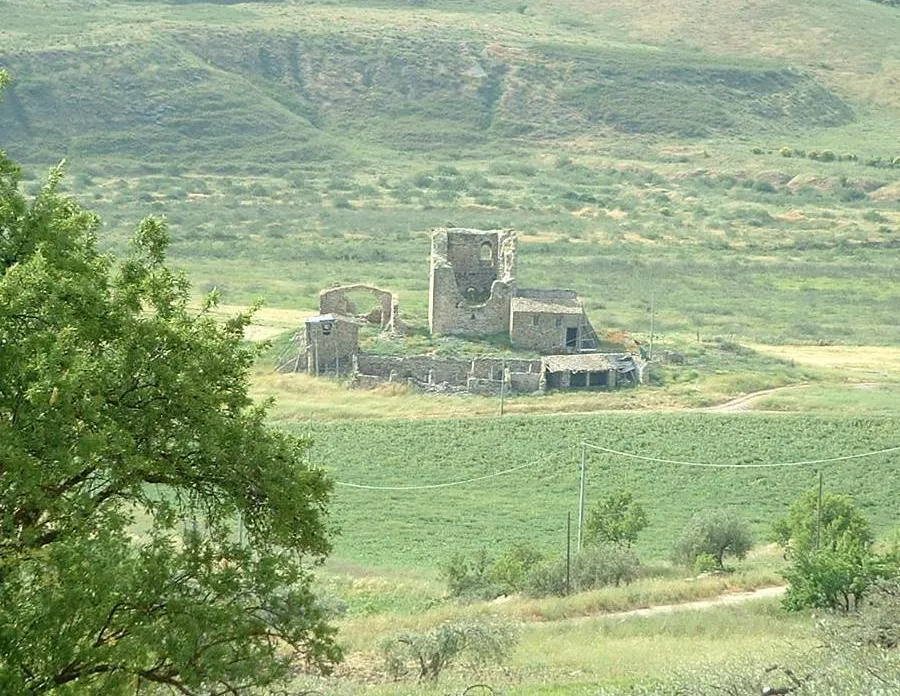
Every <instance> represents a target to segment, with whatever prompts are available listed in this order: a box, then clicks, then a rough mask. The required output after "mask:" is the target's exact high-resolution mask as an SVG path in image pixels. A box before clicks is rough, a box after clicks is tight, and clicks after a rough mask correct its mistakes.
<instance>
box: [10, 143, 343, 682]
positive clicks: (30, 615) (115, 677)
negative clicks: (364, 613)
mask: <svg viewBox="0 0 900 696" xmlns="http://www.w3.org/2000/svg"><path fill="white" fill-rule="evenodd" d="M60 178H61V172H60V170H59V169H56V170H54V171H53V172H52V173H51V175H50V177H49V180H48V182H47V184H46V185H45V186H44V188H43V190H42V191H41V192H40V193H39V194H38V195H37V196H36V197H35V198H34V199H33V200H28V199H26V197H25V196H24V195H23V194H21V193H20V192H19V180H20V173H19V170H18V168H17V167H16V166H15V164H14V163H13V162H12V161H10V160H9V159H8V158H7V157H6V156H5V155H3V154H2V153H0V271H2V278H0V531H2V535H0V693H3V694H18V693H28V694H40V693H71V690H72V689H79V690H83V689H90V690H92V691H95V692H97V693H104V694H117V693H126V692H127V693H133V692H134V691H135V690H136V689H141V688H144V689H150V690H152V689H154V688H155V689H163V690H167V689H168V690H171V691H174V692H179V693H183V694H200V693H203V694H225V693H232V694H236V693H241V692H243V691H246V690H247V689H249V688H252V687H254V686H258V685H261V684H269V683H273V682H276V681H277V680H279V679H281V678H283V677H284V676H286V675H287V674H288V672H289V670H290V669H291V668H292V665H295V664H297V660H298V659H300V660H302V661H303V663H304V664H306V665H308V666H310V667H316V668H321V669H326V670H327V669H328V668H329V666H330V665H331V664H332V663H333V662H334V661H335V660H337V659H339V656H340V651H339V650H338V649H337V647H336V646H335V644H334V641H333V629H332V628H330V627H329V626H328V624H327V622H326V621H325V617H324V614H323V611H322V610H321V608H320V607H319V605H318V603H317V602H316V599H315V597H314V595H313V594H312V593H311V591H310V568H311V567H312V565H313V564H314V563H316V562H318V561H320V560H321V559H322V558H323V557H324V555H325V554H326V553H327V552H328V550H329V541H328V537H327V528H326V504H327V501H328V496H329V491H330V483H329V481H328V480H327V478H326V477H325V475H324V474H323V472H321V471H318V470H315V469H311V468H309V467H308V466H307V464H306V463H305V461H304V449H305V446H306V443H305V442H304V441H302V440H298V439H294V438H291V437H289V436H287V435H285V434H283V433H280V432H276V431H272V430H270V429H269V428H267V427H266V425H265V412H264V409H263V408H260V407H257V406H255V405H254V404H253V403H252V402H251V401H250V399H249V397H248V394H247V390H248V381H247V380H248V368H249V367H250V366H251V364H252V362H253V360H254V356H255V352H254V350H253V349H251V348H248V347H247V346H246V345H245V343H244V341H243V329H244V327H245V326H246V324H247V321H248V317H247V316H246V315H242V316H237V317H234V318H232V319H231V320H229V321H228V322H227V323H226V324H225V325H224V326H223V325H220V324H218V323H217V322H216V321H215V320H214V319H213V318H212V316H211V315H210V313H209V312H208V310H209V308H210V307H211V305H212V304H213V303H214V298H210V299H209V301H208V302H207V304H206V306H205V308H204V310H201V311H199V312H198V311H194V310H191V309H190V306H189V300H190V294H189V288H188V283H187V282H186V280H185V278H184V277H183V276H181V275H179V274H177V273H174V272H173V271H171V270H170V269H169V268H168V267H167V266H166V264H165V255H166V248H167V245H168V241H169V236H168V232H167V230H166V227H165V225H164V224H163V223H161V222H159V221H157V220H152V219H148V220H145V221H144V222H143V223H141V225H140V228H139V230H138V232H137V234H136V236H135V238H134V240H133V243H132V246H131V251H130V254H129V256H128V258H126V259H125V260H124V261H123V262H122V263H121V264H120V265H115V264H114V263H113V262H112V261H111V260H110V259H109V258H106V257H104V256H103V255H101V254H99V253H98V251H97V248H96V241H95V235H96V232H97V230H98V227H99V221H98V219H97V218H96V217H95V216H94V215H92V214H91V213H89V212H87V211H85V210H83V209H82V208H80V207H79V206H78V205H77V204H76V203H75V202H73V201H72V200H71V199H69V198H67V197H65V196H63V195H61V194H60V193H59V184H60ZM236 521H237V523H239V526H240V533H236V532H235V527H236Z"/></svg>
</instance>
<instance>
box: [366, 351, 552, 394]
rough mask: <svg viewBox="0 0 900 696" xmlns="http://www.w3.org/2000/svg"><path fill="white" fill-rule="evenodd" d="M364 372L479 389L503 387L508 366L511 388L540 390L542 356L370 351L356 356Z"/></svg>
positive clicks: (371, 375) (426, 383)
mask: <svg viewBox="0 0 900 696" xmlns="http://www.w3.org/2000/svg"><path fill="white" fill-rule="evenodd" d="M356 366H357V371H358V372H359V374H360V375H364V376H370V377H377V378H378V379H381V380H384V381H387V380H391V379H393V380H394V381H398V382H401V381H408V380H413V381H414V382H416V383H418V384H419V385H431V384H448V385H450V386H454V387H466V388H468V389H470V390H474V391H479V392H492V391H494V390H497V391H499V389H500V381H501V379H502V377H503V369H504V367H505V368H506V369H507V370H508V371H509V373H510V388H511V389H513V390H519V389H520V387H519V386H517V385H520V386H521V390H522V391H536V390H537V389H538V385H539V383H540V377H541V361H540V360H504V359H502V358H454V357H439V356H433V355H412V356H409V357H400V356H386V355H368V354H365V353H360V354H359V355H358V356H357V357H356Z"/></svg>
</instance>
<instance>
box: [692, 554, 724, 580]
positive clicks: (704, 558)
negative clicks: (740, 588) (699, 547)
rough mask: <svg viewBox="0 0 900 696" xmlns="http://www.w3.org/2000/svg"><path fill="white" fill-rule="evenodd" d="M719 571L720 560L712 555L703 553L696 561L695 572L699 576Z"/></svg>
mask: <svg viewBox="0 0 900 696" xmlns="http://www.w3.org/2000/svg"><path fill="white" fill-rule="evenodd" d="M718 569H719V563H718V559H716V557H715V556H713V555H712V554H711V553H701V554H700V555H699V556H697V558H695V559H694V572H695V573H697V575H702V574H703V573H715V572H716V571H718Z"/></svg>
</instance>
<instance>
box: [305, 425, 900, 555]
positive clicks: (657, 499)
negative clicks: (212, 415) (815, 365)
mask: <svg viewBox="0 0 900 696" xmlns="http://www.w3.org/2000/svg"><path fill="white" fill-rule="evenodd" d="M897 426H898V422H897V420H896V419H894V418H874V417H873V418H839V417H838V418H835V417H812V416H806V415H764V414H742V415H724V414H672V413H669V414H666V413H658V414H654V415H634V414H621V415H619V414H609V415H595V416H563V415H558V416H540V417H537V416H533V417H505V418H503V419H500V418H483V419H478V420H450V421H446V420H431V421H413V422H410V421H362V422H351V423H347V424H334V425H327V426H316V427H314V428H313V429H312V434H313V437H314V446H313V450H312V455H311V456H312V461H313V462H314V463H315V464H317V465H320V466H323V467H325V468H326V469H327V470H328V471H329V472H330V473H332V475H333V476H334V478H335V480H336V481H339V482H347V483H354V484H362V485H368V486H387V487H392V486H393V487H404V486H428V485H434V484H443V483H448V482H453V481H459V480H465V479H470V478H476V477H480V476H486V475H489V474H492V473H495V472H499V471H503V470H506V469H511V468H514V467H518V466H522V467H523V468H522V469H521V470H519V471H514V472H512V473H509V474H507V475H503V476H497V477H495V478H490V479H486V480H482V481H476V482H473V483H470V484H465V485H460V486H451V487H444V488H434V489H428V488H426V489H422V490H366V489H355V488H348V487H345V486H341V485H338V486H337V487H336V489H335V494H334V507H333V516H334V521H335V523H336V524H337V525H338V526H339V527H340V528H341V529H342V534H341V536H340V537H338V539H337V544H336V549H335V554H336V555H337V556H338V557H343V558H352V559H354V560H357V561H360V562H365V563H371V564H373V565H376V566H401V567H409V568H434V567H436V566H439V565H440V564H441V563H443V562H445V561H446V560H447V559H448V558H449V557H450V556H451V555H452V554H453V553H454V552H456V551H463V552H466V553H473V552H476V551H478V550H480V549H485V550H487V551H488V552H492V553H497V552H498V551H500V550H502V549H503V548H505V547H507V546H509V545H511V544H513V543H529V544H534V545H535V546H537V547H539V548H541V549H543V550H548V551H549V550H551V549H556V550H558V551H559V552H560V553H562V551H563V550H564V548H565V528H566V515H567V514H568V513H572V515H573V519H577V510H578V491H579V466H580V456H581V447H580V444H581V442H583V441H587V442H591V443H595V444H597V445H600V446H603V447H607V448H610V449H616V450H619V451H627V452H630V453H635V454H639V455H642V456H648V457H658V458H664V459H671V460H686V461H694V462H705V463H710V464H723V463H726V464H738V465H754V464H772V463H784V462H797V461H809V460H813V459H824V458H832V457H841V456H846V455H851V454H858V453H863V452H869V451H875V450H881V449H885V448H890V447H896V446H898V445H900V442H898V440H897ZM304 432H305V431H304ZM373 453H377V454H375V455H374V456H373ZM898 457H900V454H898V452H893V453H889V454H884V455H879V456H875V457H870V458H862V459H855V460H849V461H841V462H834V463H831V464H822V465H816V464H810V465H805V466H799V467H786V468H754V467H752V466H746V468H736V469H704V468H689V467H684V466H677V465H668V464H662V465H661V464H654V463H647V462H642V461H637V460H630V459H627V458H624V457H621V456H614V455H609V454H607V453H602V452H594V451H591V452H589V454H588V458H587V464H588V477H587V480H588V486H587V496H588V500H589V502H590V500H591V499H593V500H596V499H597V498H598V497H600V496H603V495H605V494H608V493H610V492H613V491H618V490H622V489H628V490H632V491H633V492H634V494H635V496H636V497H637V498H638V499H639V500H640V501H641V502H642V503H643V504H644V506H645V507H646V509H647V510H648V514H649V515H650V518H651V526H650V528H648V530H647V532H646V533H645V534H644V535H643V536H642V538H641V540H640V541H639V544H638V550H639V552H640V553H641V554H642V556H644V557H645V558H647V559H666V558H668V555H669V552H670V550H671V546H672V543H673V541H674V539H675V537H676V536H677V535H678V533H679V532H680V530H681V529H682V527H683V526H684V525H685V523H686V522H687V520H688V519H689V518H690V517H691V515H692V514H693V513H694V512H696V511H697V510H703V509H711V508H717V507H725V508H728V509H730V510H733V511H735V512H737V513H739V514H740V515H742V516H744V517H745V518H746V519H747V520H748V521H749V522H751V523H752V525H753V528H754V531H755V533H756V535H757V539H758V541H759V542H760V543H765V542H766V541H767V535H768V532H769V528H770V526H771V523H772V522H773V520H775V519H776V518H777V517H779V516H781V515H783V514H785V513H786V511H787V507H788V505H789V504H790V502H791V501H792V500H793V499H794V498H796V497H797V496H798V495H799V494H800V493H801V492H803V491H805V490H807V489H809V488H811V487H813V486H814V485H815V483H816V472H817V471H818V470H821V471H822V472H823V473H824V479H825V483H826V487H827V488H828V490H833V491H840V492H845V493H848V494H850V495H852V496H853V497H854V498H855V500H856V502H857V503H858V504H859V505H860V506H861V507H862V509H863V510H865V512H866V514H867V515H869V516H870V517H871V519H872V521H873V523H874V525H875V527H876V529H877V530H878V531H879V533H881V534H882V535H884V534H887V533H888V532H890V531H893V530H895V529H896V528H897V526H898V524H900V520H898V518H897V511H896V506H895V505H894V498H895V497H896V496H895V491H896V490H897V486H898V485H900V478H898V476H900V474H898V473H897V466H896V464H897V461H898Z"/></svg>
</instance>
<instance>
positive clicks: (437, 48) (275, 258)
mask: <svg viewBox="0 0 900 696" xmlns="http://www.w3.org/2000/svg"><path fill="white" fill-rule="evenodd" d="M898 35H900V11H898V10H897V9H896V8H893V7H888V6H882V5H878V4H876V3H871V2H849V1H848V0H817V1H815V2H813V0H802V1H801V2H798V3H792V4H790V5H784V4H783V3H777V2H774V0H756V1H755V2H753V3H751V4H745V3H742V2H737V0H726V1H725V2H722V3H716V4H715V5H713V6H711V5H708V4H707V3H705V2H702V1H701V0H685V1H684V2H681V1H679V2H677V3H676V2H663V3H657V4H655V5H654V6H653V7H652V9H650V8H648V7H647V6H646V5H645V4H642V3H638V2H636V1H635V0H614V1H613V2H603V3H600V2H591V1H588V0H567V1H566V2H550V1H535V2H528V3H525V2H513V1H511V0H487V1H485V2H468V1H462V0H423V1H422V2H414V3H411V2H407V1H406V0H403V1H401V0H395V1H389V0H384V1H382V2H374V3H373V2H359V1H357V2H338V1H329V2H325V1H324V0H323V1H322V2H245V3H233V2H227V3H193V2H184V1H180V2H162V1H153V0H146V1H141V2H134V1H132V2H128V1H125V0H93V2H90V3H75V2H61V3H54V4H53V5H51V6H40V8H39V9H38V6H37V5H36V4H35V3H34V2H33V1H32V0H10V2H7V3H5V5H4V17H3V26H2V28H0V64H2V65H4V66H6V67H8V68H9V69H10V71H11V72H12V73H13V74H14V76H15V78H16V83H15V84H14V86H13V87H12V88H11V89H9V90H8V93H7V95H6V99H5V101H4V102H3V103H2V104H0V146H2V147H4V148H5V149H7V150H8V151H9V152H10V154H12V155H13V156H14V157H15V158H17V159H19V160H21V161H23V162H25V163H26V164H28V165H29V171H31V172H34V173H35V176H37V175H38V174H39V172H40V169H41V168H42V167H44V166H46V165H48V164H51V163H55V162H56V161H58V159H60V158H61V157H63V156H65V157H67V158H68V159H69V161H70V166H71V168H72V172H73V179H72V187H73V190H74V191H75V193H76V194H77V195H79V196H80V197H81V198H82V199H83V200H85V202H86V203H87V204H88V205H89V206H91V207H92V208H95V209H97V210H98V211H99V212H100V213H101V215H102V216H103V218H104V219H105V221H106V223H107V228H106V232H105V235H104V242H105V243H106V244H107V245H108V246H109V247H110V248H112V249H116V248H119V247H120V246H121V244H122V243H123V241H124V240H125V239H126V238H127V236H128V234H129V232H130V230H131V229H133V226H134V224H135V221H136V220H137V219H138V218H139V217H140V216H142V215H145V214H148V213H157V214H160V213H162V214H166V215H167V217H168V218H169V220H170V223H171V225H172V228H173V232H174V234H175V246H174V252H175V254H176V256H177V258H178V259H179V261H180V262H181V263H182V264H183V265H184V266H185V267H186V268H187V269H188V271H189V272H190V274H191V276H192V278H193V279H194V280H195V281H196V283H197V286H198V290H199V291H205V290H208V289H209V288H211V287H213V286H217V287H219V288H220V289H222V290H223V291H224V294H225V298H226V300H227V301H231V302H246V301H248V300H250V299H252V298H254V297H256V296H260V295H263V296H265V297H267V298H268V299H269V301H270V302H271V303H273V304H276V305H283V306H290V307H312V306H314V304H315V296H316V293H317V291H318V289H319V288H320V287H323V286H326V285H330V284H332V283H335V282H355V281H365V282H370V283H375V284H381V285H386V286H388V287H391V288H392V289H394V290H396V291H398V292H399V293H400V294H401V296H402V304H403V308H404V311H407V312H409V313H410V314H411V316H412V318H413V320H416V319H419V320H420V319H421V318H422V317H423V316H424V307H425V292H426V289H427V250H428V242H427V230H429V229H430V228H432V227H434V226H437V225H443V224H447V223H448V222H451V223H453V224H457V225H468V226H478V227H512V228H515V229H518V230H520V231H521V232H522V233H523V237H522V239H523V245H522V254H523V258H522V263H521V264H520V269H521V271H520V272H521V274H522V282H523V283H526V284H534V285H558V286H568V287H576V288H578V289H579V290H581V291H582V292H583V293H584V294H585V296H586V297H587V298H588V299H589V307H590V308H591V309H592V310H593V311H595V312H602V316H600V317H598V318H597V319H596V323H597V324H598V325H600V326H620V327H625V328H631V329H634V328H636V327H637V328H639V327H640V326H642V325H644V324H646V313H647V306H648V303H649V301H650V299H651V296H652V295H653V293H654V292H656V293H657V297H659V296H665V297H666V298H667V300H668V302H667V303H666V304H667V306H662V307H658V310H657V312H658V322H659V323H658V326H659V327H661V329H662V330H663V331H685V332H691V333H692V334H693V333H694V332H696V331H702V332H703V333H704V334H710V333H713V334H723V335H737V336H748V337H752V338H754V339H756V340H760V341H764V340H777V341H785V340H788V341H789V340H803V341H810V340H812V341H820V340H827V341H833V340H841V341H843V340H849V341H868V342H874V343H882V342H885V341H888V342H889V341H894V340H897V339H900V334H898V331H900V329H896V327H894V323H893V322H892V319H891V317H892V309H891V308H892V307H895V306H896V304H897V302H898V297H900V281H898V280H897V278H896V275H895V274H894V273H893V272H892V271H891V269H890V264H889V263H888V262H889V258H890V255H889V254H887V255H886V254H885V253H884V252H885V251H889V252H890V251H891V250H893V249H894V248H895V247H896V245H897V244H898V243H900V242H898V238H897V236H896V233H897V229H898V223H900V182H898V178H900V168H894V167H891V166H889V165H890V164H891V162H892V160H893V158H894V157H897V156H898V155H900V152H895V149H896V143H897V142H900V118H898V114H900V97H898V96H897V95H898V94H900V91H898V90H897V89H896V88H895V82H896V80H898V79H900V47H898V46H897V44H896V42H895V40H894V39H895V37H896V36H898ZM782 148H784V150H782V151H783V152H786V153H787V154H791V155H794V156H792V157H790V158H786V157H782V156H780V154H779V150H780V149H782ZM820 153H826V154H827V156H825V155H822V156H820ZM807 154H808V155H809V157H806V155H807ZM796 155H803V156H802V157H798V156H796ZM844 155H846V157H844ZM812 157H815V159H811V158H812ZM654 288H655V289H654ZM892 327H894V328H892Z"/></svg>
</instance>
